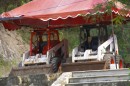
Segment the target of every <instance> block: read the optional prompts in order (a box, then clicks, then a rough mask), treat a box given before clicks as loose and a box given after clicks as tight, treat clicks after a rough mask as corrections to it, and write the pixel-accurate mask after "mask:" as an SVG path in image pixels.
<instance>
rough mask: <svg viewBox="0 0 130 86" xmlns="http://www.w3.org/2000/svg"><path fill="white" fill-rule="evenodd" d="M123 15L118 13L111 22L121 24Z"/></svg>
mask: <svg viewBox="0 0 130 86" xmlns="http://www.w3.org/2000/svg"><path fill="white" fill-rule="evenodd" d="M124 20H125V19H124V17H122V16H120V15H118V16H117V17H115V18H114V19H113V20H112V22H113V23H114V24H116V25H122V23H123V21H124Z"/></svg>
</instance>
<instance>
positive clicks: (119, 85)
mask: <svg viewBox="0 0 130 86" xmlns="http://www.w3.org/2000/svg"><path fill="white" fill-rule="evenodd" d="M129 85H130V81H127V80H119V81H116V80H114V81H101V82H89V83H69V84H66V85H65V86H129Z"/></svg>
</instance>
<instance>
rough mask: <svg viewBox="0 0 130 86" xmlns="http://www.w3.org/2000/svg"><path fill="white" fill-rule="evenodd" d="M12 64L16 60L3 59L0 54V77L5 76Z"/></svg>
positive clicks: (14, 63)
mask: <svg viewBox="0 0 130 86" xmlns="http://www.w3.org/2000/svg"><path fill="white" fill-rule="evenodd" d="M13 65H16V60H15V59H13V60H9V59H6V60H5V59H4V58H3V56H2V55H1V54H0V77H2V76H5V75H6V76H7V75H8V73H9V72H10V70H11V68H12V66H13Z"/></svg>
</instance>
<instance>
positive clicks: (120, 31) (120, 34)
mask: <svg viewBox="0 0 130 86" xmlns="http://www.w3.org/2000/svg"><path fill="white" fill-rule="evenodd" d="M108 28H109V33H111V29H112V27H111V26H109V27H108ZM113 28H114V32H115V34H116V36H117V41H118V48H119V54H120V55H121V56H122V57H123V58H124V60H125V62H130V59H129V57H130V52H129V51H130V44H129V43H130V35H129V33H130V23H128V24H125V25H114V27H113Z"/></svg>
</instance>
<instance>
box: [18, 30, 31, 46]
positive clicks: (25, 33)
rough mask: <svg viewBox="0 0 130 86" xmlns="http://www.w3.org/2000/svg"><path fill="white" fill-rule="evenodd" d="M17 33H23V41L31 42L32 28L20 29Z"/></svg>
mask: <svg viewBox="0 0 130 86" xmlns="http://www.w3.org/2000/svg"><path fill="white" fill-rule="evenodd" d="M17 33H18V34H19V35H21V37H22V39H23V41H24V42H25V43H27V44H29V42H30V30H29V29H28V28H26V29H25V28H24V29H19V30H17Z"/></svg>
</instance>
